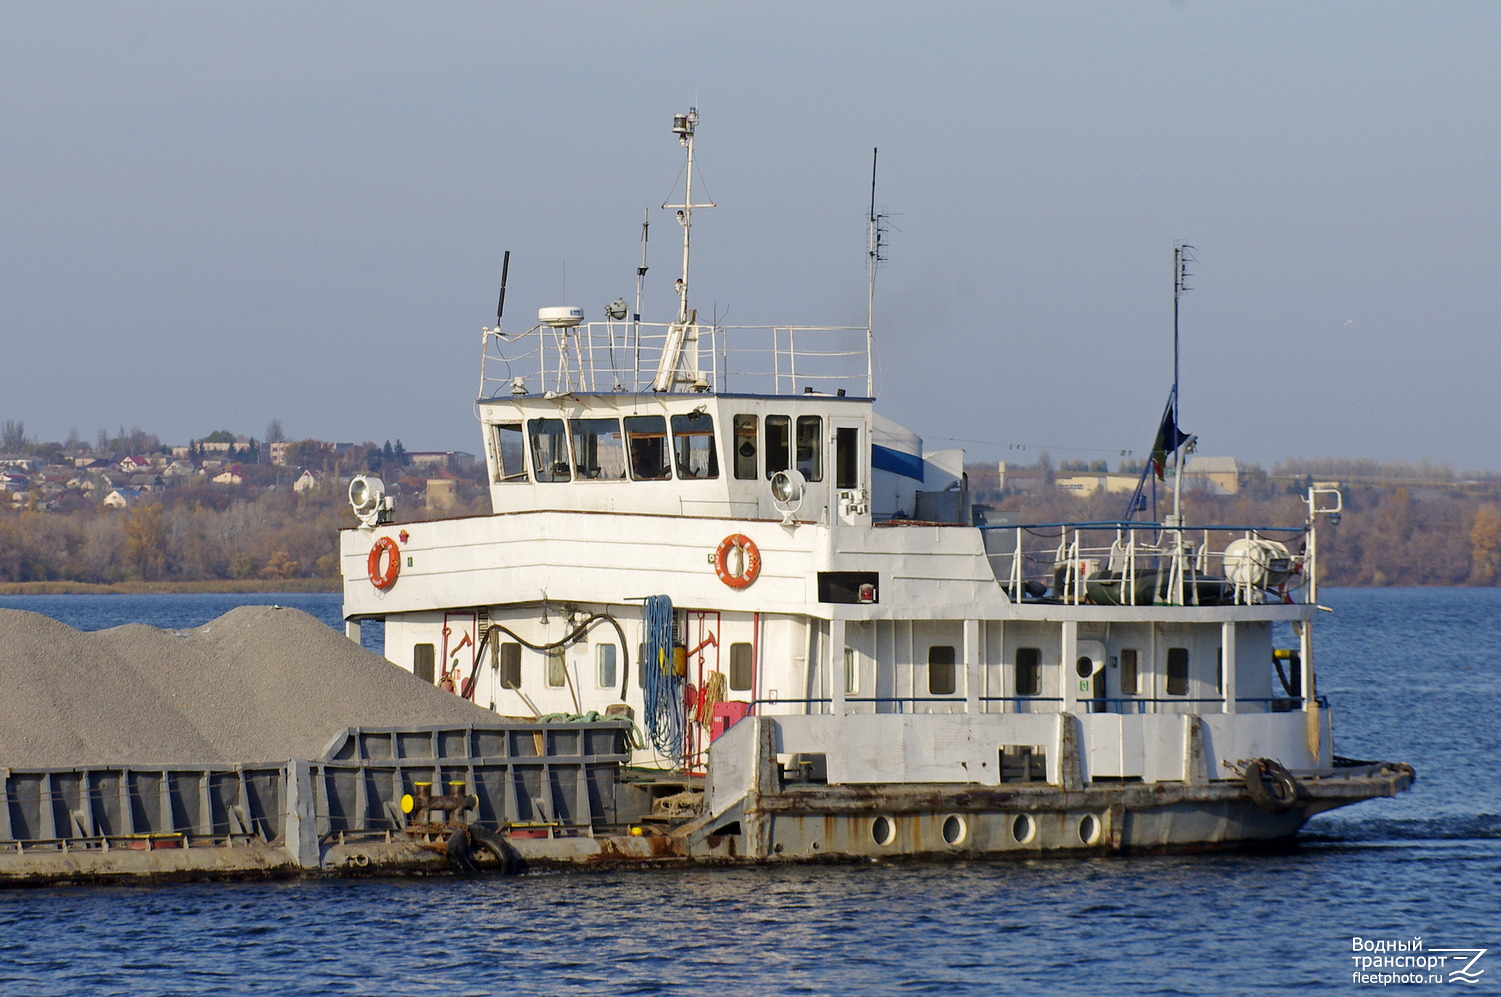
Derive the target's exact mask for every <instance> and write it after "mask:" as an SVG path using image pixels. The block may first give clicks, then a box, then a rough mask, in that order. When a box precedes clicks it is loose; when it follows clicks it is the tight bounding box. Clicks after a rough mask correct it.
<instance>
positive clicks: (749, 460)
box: [734, 415, 758, 481]
mask: <svg viewBox="0 0 1501 997" xmlns="http://www.w3.org/2000/svg"><path fill="white" fill-rule="evenodd" d="M757 421H758V420H757V419H756V417H755V416H753V415H737V416H735V442H734V447H735V477H737V478H739V479H740V480H741V481H750V480H751V479H753V478H755V476H756V422H757Z"/></svg>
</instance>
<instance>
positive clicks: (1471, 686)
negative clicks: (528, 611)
mask: <svg viewBox="0 0 1501 997" xmlns="http://www.w3.org/2000/svg"><path fill="white" fill-rule="evenodd" d="M1322 595H1323V601H1324V603H1325V604H1326V605H1328V606H1330V607H1332V608H1333V609H1334V610H1335V612H1334V613H1333V614H1328V615H1325V616H1324V617H1323V618H1322V619H1321V620H1320V626H1319V630H1318V635H1317V636H1318V647H1319V656H1318V661H1317V664H1318V671H1319V691H1320V693H1322V694H1324V695H1327V696H1328V697H1329V699H1330V700H1331V703H1332V706H1333V707H1334V709H1335V723H1336V727H1335V747H1336V750H1337V751H1338V752H1339V753H1340V754H1343V755H1349V756H1353V757H1361V758H1383V759H1391V760H1405V761H1409V762H1411V763H1412V764H1413V765H1414V766H1416V768H1417V771H1418V782H1417V785H1416V787H1415V788H1414V789H1413V790H1412V791H1411V792H1409V793H1407V794H1405V795H1404V796H1403V797H1401V798H1399V799H1396V800H1376V801H1371V802H1368V803H1364V804H1361V805H1359V806H1356V807H1351V808H1348V809H1345V810H1342V811H1336V812H1334V813H1331V814H1326V815H1323V816H1321V817H1318V818H1316V819H1315V820H1314V821H1313V822H1312V823H1311V824H1310V825H1309V826H1308V828H1307V829H1306V830H1305V831H1304V834H1303V835H1302V837H1301V840H1300V843H1299V845H1298V846H1296V847H1295V848H1292V849H1289V850H1286V851H1282V852H1278V853H1274V854H1244V855H1241V854H1232V855H1206V856H1167V857H1147V858H1128V859H1038V860H1032V861H1021V862H1005V863H1001V862H996V863H975V862H969V863H965V862H960V863H941V864H940V863H895V864H861V865H847V866H818V867H793V868H771V869H734V870H724V869H705V870H687V871H667V872H661V871H659V872H611V873H583V872H581V873H556V874H536V875H530V876H525V877H521V878H519V879H511V880H503V879H476V880H462V879H432V880H368V881H328V882H291V883H240V884H210V885H180V886H139V887H135V886H133V887H110V888H61V889H45V890H11V891H0V985H3V989H0V993H4V994H17V995H20V994H36V995H53V994H56V995H69V997H72V995H79V994H90V995H92V994H131V995H134V994H184V995H186V994H192V995H204V994H226V995H227V994H362V995H363V994H369V995H383V997H384V995H390V994H424V995H425V994H441V995H461V994H611V995H615V994H674V995H675V994H683V995H688V994H716V995H718V994H844V993H869V994H1012V993H1015V994H1048V993H1058V994H1102V993H1118V994H1227V995H1228V994H1252V993H1254V994H1283V993H1309V994H1324V993H1376V992H1380V991H1384V990H1388V989H1391V988H1396V989H1399V990H1434V989H1438V990H1443V989H1445V988H1454V987H1458V988H1459V989H1460V990H1466V989H1467V988H1468V990H1469V991H1471V992H1482V993H1483V992H1488V991H1489V990H1492V989H1497V990H1501V724H1498V722H1497V715H1498V712H1501V590H1495V589H1382V590H1353V589H1347V590H1326V591H1325V592H1324V593H1322ZM244 602H273V603H279V604H282V605H289V606H296V607H298V608H301V609H304V610H307V611H308V612H310V613H313V614H314V615H316V616H319V617H321V618H322V619H324V620H326V621H328V622H329V623H330V624H331V625H338V616H339V606H338V597H337V596H325V595H269V596H264V597H255V596H240V595H235V596H15V597H0V606H7V607H12V608H19V609H31V610H35V611H38V612H43V613H47V614H48V615H51V616H55V617H57V618H58V619H61V620H63V621H64V622H67V623H70V624H72V625H74V626H78V627H80V628H84V629H95V628H99V627H103V626H113V625H116V624H118V623H124V622H144V623H151V624H154V625H157V626H173V627H184V626H195V625H197V624H200V623H203V622H206V621H207V620H209V619H212V618H214V617H215V616H217V615H219V614H220V613H222V612H224V611H225V610H227V609H229V608H232V607H233V606H235V605H239V604H241V603H244ZM368 637H369V635H368V634H367V639H368ZM1415 937H1417V938H1420V939H1421V945H1422V946H1423V953H1425V954H1427V955H1429V956H1430V957H1432V955H1433V951H1434V950H1435V949H1444V948H1466V949H1478V948H1485V949H1490V950H1491V951H1490V952H1488V953H1487V954H1485V955H1483V956H1481V957H1480V958H1479V960H1478V961H1477V962H1475V963H1474V964H1473V965H1472V966H1471V967H1470V969H1471V972H1472V973H1474V972H1476V971H1479V972H1480V976H1479V981H1478V983H1473V984H1465V983H1459V982H1454V983H1451V982H1449V981H1450V977H1449V975H1448V974H1449V972H1450V971H1451V970H1454V969H1457V968H1459V967H1460V966H1462V965H1463V963H1462V962H1460V961H1455V960H1454V958H1453V957H1450V961H1449V962H1448V963H1446V964H1445V965H1444V966H1443V967H1441V968H1439V969H1423V970H1414V969H1411V968H1405V967H1404V968H1395V969H1392V968H1386V969H1375V968H1367V969H1365V970H1362V968H1361V966H1360V965H1358V964H1357V962H1356V960H1355V957H1356V956H1361V955H1364V956H1366V957H1371V956H1374V955H1376V954H1377V953H1374V952H1371V951H1369V950H1366V951H1363V952H1356V951H1355V945H1356V944H1357V943H1356V942H1355V941H1354V939H1357V938H1359V939H1362V940H1377V941H1403V942H1405V943H1409V944H1410V943H1411V942H1412V940H1413V939H1414V938H1415ZM1465 958H1468V957H1465ZM1361 971H1364V972H1367V973H1372V974H1395V975H1396V976H1397V977H1398V979H1397V980H1395V981H1388V982H1385V983H1383V982H1380V978H1379V976H1378V975H1372V976H1370V977H1368V978H1357V977H1356V976H1355V973H1357V972H1361ZM1429 973H1433V974H1434V975H1433V976H1432V977H1431V978H1430V977H1429V975H1428V974H1429ZM1409 974H1416V978H1417V982H1412V977H1411V976H1410V975H1409ZM1404 978H1405V979H1406V980H1407V981H1406V982H1402V980H1403V979H1404Z"/></svg>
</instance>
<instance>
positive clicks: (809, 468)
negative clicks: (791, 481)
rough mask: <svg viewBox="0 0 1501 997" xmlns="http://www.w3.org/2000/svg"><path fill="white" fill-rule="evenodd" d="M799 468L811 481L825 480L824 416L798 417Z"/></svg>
mask: <svg viewBox="0 0 1501 997" xmlns="http://www.w3.org/2000/svg"><path fill="white" fill-rule="evenodd" d="M797 469H798V470H799V471H801V472H802V475H803V477H804V478H807V479H808V480H809V481H822V480H823V417H822V416H817V415H800V416H798V417H797Z"/></svg>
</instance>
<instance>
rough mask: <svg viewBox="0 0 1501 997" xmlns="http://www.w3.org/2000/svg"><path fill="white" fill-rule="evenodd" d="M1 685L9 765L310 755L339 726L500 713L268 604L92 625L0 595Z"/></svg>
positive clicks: (464, 719)
mask: <svg viewBox="0 0 1501 997" xmlns="http://www.w3.org/2000/svg"><path fill="white" fill-rule="evenodd" d="M0 690H3V702H4V716H3V718H0V767H10V768H34V767H54V766H72V765H114V764H122V763H127V762H129V763H137V764H171V763H189V764H194V763H222V762H229V763H233V762H247V763H261V762H277V761H285V760H286V759H288V758H310V759H316V758H320V757H322V755H323V751H324V749H325V748H326V747H327V746H328V742H329V740H330V739H331V738H332V737H333V736H334V735H335V734H336V733H338V732H339V731H341V730H343V729H344V728H346V727H361V726H364V727H400V726H411V727H420V726H428V725H434V724H463V723H493V722H494V721H495V719H496V718H495V714H493V713H491V712H490V711H489V710H485V709H481V708H480V707H478V706H475V705H474V704H473V703H469V702H466V701H464V700H462V699H460V698H459V697H457V696H455V695H453V694H452V693H450V692H444V691H442V690H440V689H437V688H436V687H434V686H432V685H429V684H428V683H426V682H423V681H422V680H420V679H418V678H416V677H415V676H413V675H412V674H411V673H409V672H406V671H403V670H402V669H400V668H397V667H396V666H395V665H392V664H391V663H390V662H388V661H386V660H385V659H384V658H381V657H379V656H377V655H374V654H371V653H370V652H368V651H366V650H364V649H363V648H361V647H359V646H358V645H356V644H354V643H353V642H351V641H349V640H347V639H345V638H344V637H343V636H342V635H341V634H338V633H336V632H334V631H333V630H331V629H330V628H329V627H328V626H326V625H325V624H323V623H321V622H319V621H318V620H316V619H314V618H313V617H311V616H309V615H307V614H306V613H303V612H301V611H299V610H295V609H279V608H276V607H272V606H242V607H240V608H239V609H235V610H231V611H230V612H228V613H225V614H224V615H223V616H221V617H219V618H218V619H217V620H214V621H212V622H211V623H206V624H204V625H203V626H201V627H198V628H197V629H195V630H158V629H156V628H155V627H148V626H144V625H142V624H131V625H129V626H123V627H114V628H112V629H109V630H99V631H94V632H83V631H79V630H74V629H73V628H72V627H70V626H67V625H66V624H62V623H59V622H57V621H56V620H53V619H51V618H50V617H46V616H42V615H40V614H38V613H29V612H24V611H21V610H15V609H0Z"/></svg>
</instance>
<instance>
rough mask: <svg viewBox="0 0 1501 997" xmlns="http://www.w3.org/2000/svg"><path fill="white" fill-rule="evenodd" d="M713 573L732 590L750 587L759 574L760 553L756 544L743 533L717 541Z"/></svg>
mask: <svg viewBox="0 0 1501 997" xmlns="http://www.w3.org/2000/svg"><path fill="white" fill-rule="evenodd" d="M732 559H733V563H732ZM714 573H715V574H716V575H718V576H719V580H720V581H722V582H724V583H725V584H726V585H728V586H729V587H730V588H732V589H743V588H745V587H746V586H748V585H750V584H751V583H752V582H754V581H755V580H756V577H757V576H758V575H760V574H761V551H760V549H759V548H758V547H757V546H756V542H755V541H754V540H752V539H751V538H750V537H748V536H746V535H745V534H743V533H732V534H730V535H729V536H727V537H725V538H724V539H723V540H721V541H719V547H718V549H717V550H715V551H714Z"/></svg>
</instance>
